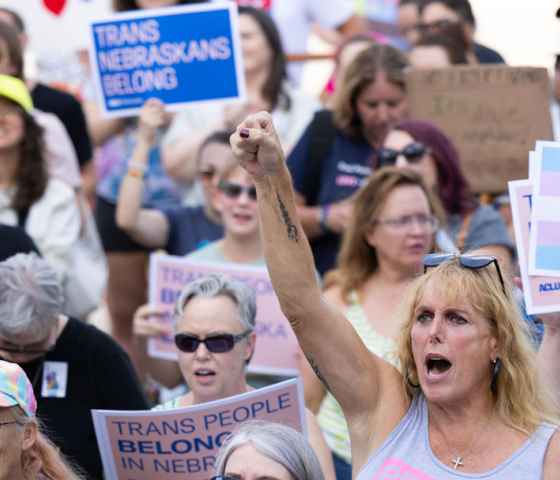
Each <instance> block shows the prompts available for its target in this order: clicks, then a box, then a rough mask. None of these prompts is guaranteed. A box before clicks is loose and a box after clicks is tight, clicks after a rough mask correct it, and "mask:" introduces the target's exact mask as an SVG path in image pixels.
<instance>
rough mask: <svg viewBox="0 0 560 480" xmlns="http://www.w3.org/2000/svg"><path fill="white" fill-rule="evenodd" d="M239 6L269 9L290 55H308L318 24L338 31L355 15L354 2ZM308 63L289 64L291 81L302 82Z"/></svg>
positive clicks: (307, 0)
mask: <svg viewBox="0 0 560 480" xmlns="http://www.w3.org/2000/svg"><path fill="white" fill-rule="evenodd" d="M213 1H220V0H213ZM221 1H223V0H221ZM237 4H238V5H249V6H254V7H256V8H265V9H266V8H268V10H269V11H270V15H271V16H272V18H273V20H274V22H275V23H276V27H277V28H278V31H279V32H280V38H281V39H282V45H283V47H284V52H285V53H286V54H287V55H289V54H302V53H306V52H307V39H308V38H309V33H310V31H311V27H312V26H313V24H314V23H318V24H319V25H321V26H322V27H325V28H338V27H339V26H340V25H343V24H344V23H346V21H348V19H350V17H351V16H352V15H354V2H353V1H352V0H237ZM304 64H305V62H297V63H291V64H289V65H288V74H289V77H290V80H291V81H292V82H294V84H295V85H297V84H298V83H299V81H300V79H301V74H302V69H303V66H304Z"/></svg>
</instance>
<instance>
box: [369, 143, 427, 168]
mask: <svg viewBox="0 0 560 480" xmlns="http://www.w3.org/2000/svg"><path fill="white" fill-rule="evenodd" d="M427 150H428V149H427V148H426V147H425V146H424V145H423V144H422V143H419V142H414V143H411V144H409V145H407V146H406V147H404V148H403V149H402V150H395V149H393V148H381V149H379V150H378V152H377V160H378V164H379V167H386V166H391V165H394V164H395V163H397V158H399V155H402V156H403V157H404V158H406V161H407V162H408V163H418V162H419V161H420V160H422V157H424V155H425V154H426V152H427Z"/></svg>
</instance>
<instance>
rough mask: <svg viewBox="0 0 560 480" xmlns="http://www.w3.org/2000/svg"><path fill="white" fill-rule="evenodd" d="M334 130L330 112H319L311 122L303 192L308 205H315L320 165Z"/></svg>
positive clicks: (329, 145)
mask: <svg viewBox="0 0 560 480" xmlns="http://www.w3.org/2000/svg"><path fill="white" fill-rule="evenodd" d="M335 135H336V128H335V126H334V123H333V118H332V112H331V111H330V110H319V111H318V112H316V113H315V115H314V116H313V120H311V129H310V131H309V137H310V138H309V149H308V150H307V160H306V169H305V183H304V192H305V193H306V197H307V202H308V204H309V205H315V204H316V203H317V197H318V196H319V185H320V182H319V178H320V176H321V164H322V162H323V160H324V159H325V158H326V157H327V156H328V154H329V153H330V151H331V148H332V146H333V143H334V137H335Z"/></svg>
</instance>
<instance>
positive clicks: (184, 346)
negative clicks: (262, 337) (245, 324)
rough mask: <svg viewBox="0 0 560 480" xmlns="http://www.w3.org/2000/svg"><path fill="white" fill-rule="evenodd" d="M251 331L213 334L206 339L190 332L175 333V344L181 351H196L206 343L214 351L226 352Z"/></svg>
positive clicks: (210, 350)
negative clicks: (234, 333)
mask: <svg viewBox="0 0 560 480" xmlns="http://www.w3.org/2000/svg"><path fill="white" fill-rule="evenodd" d="M250 333H251V330H247V331H245V332H243V333H240V334H238V335H232V334H231V333H222V334H220V335H211V336H209V337H206V338H204V339H201V338H198V337H195V336H194V335H189V334H188V333H178V334H177V335H175V345H176V346H177V348H178V349H179V350H181V352H186V353H194V352H196V351H197V350H198V346H199V345H200V344H201V343H204V346H205V347H206V348H207V349H208V351H209V352H212V353H226V352H230V351H231V350H233V347H234V346H235V344H236V343H237V342H239V341H241V340H243V339H244V338H245V337H247V336H248V335H249V334H250Z"/></svg>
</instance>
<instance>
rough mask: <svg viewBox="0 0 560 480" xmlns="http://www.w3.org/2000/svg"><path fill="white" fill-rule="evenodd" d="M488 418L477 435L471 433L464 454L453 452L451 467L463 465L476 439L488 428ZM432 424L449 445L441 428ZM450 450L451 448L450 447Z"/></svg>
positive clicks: (449, 444)
mask: <svg viewBox="0 0 560 480" xmlns="http://www.w3.org/2000/svg"><path fill="white" fill-rule="evenodd" d="M490 423H491V422H490V419H489V420H488V421H486V422H485V425H484V427H483V428H482V429H481V431H480V434H479V435H473V438H472V440H471V443H470V446H469V448H468V449H467V451H466V453H465V454H464V455H459V454H458V453H455V455H454V456H453V457H452V458H451V461H450V463H451V466H452V467H453V469H454V470H457V469H459V468H461V467H464V466H465V459H466V458H467V457H468V456H469V455H470V454H471V453H472V451H473V448H474V446H475V445H476V440H477V439H480V438H481V437H482V436H483V434H484V433H486V430H487V429H488V426H489V425H490ZM432 425H433V426H434V428H435V429H436V430H437V431H438V432H439V434H440V435H441V436H442V437H443V439H444V441H445V444H446V445H448V446H451V443H450V442H449V441H448V440H447V437H446V436H445V434H444V433H443V431H442V430H440V429H439V427H437V426H436V425H435V424H432ZM451 450H453V449H452V448H451Z"/></svg>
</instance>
